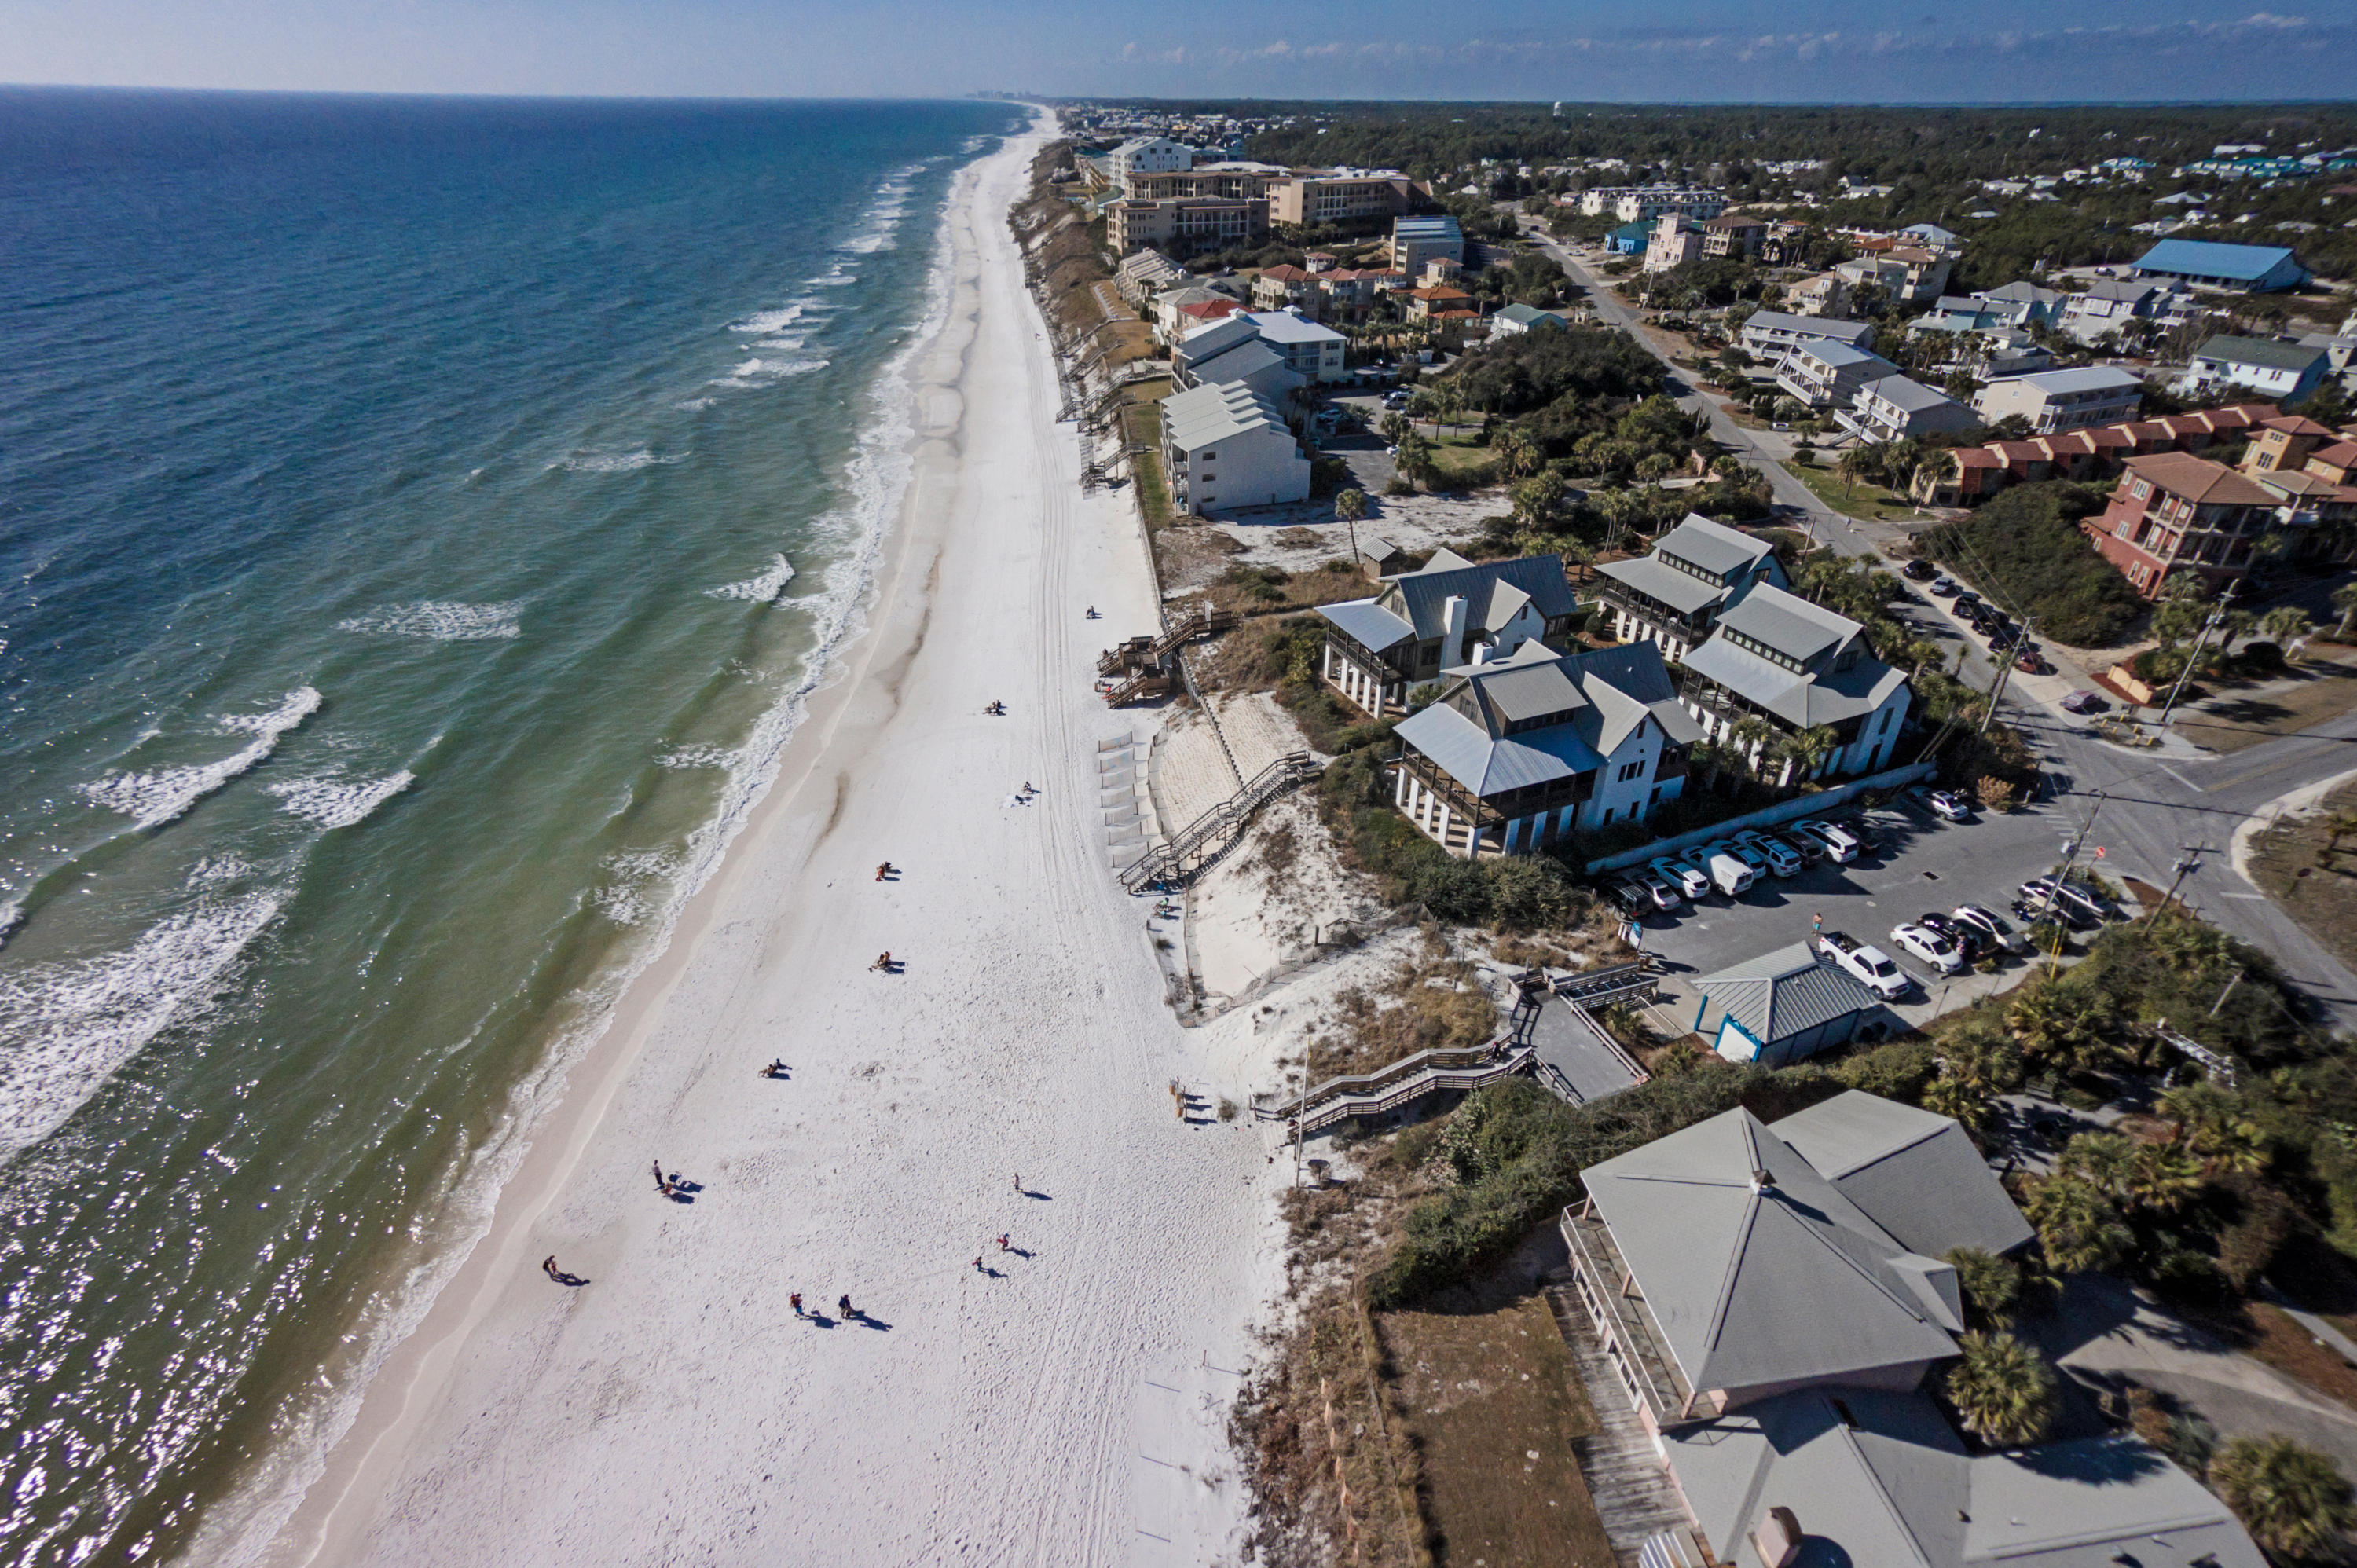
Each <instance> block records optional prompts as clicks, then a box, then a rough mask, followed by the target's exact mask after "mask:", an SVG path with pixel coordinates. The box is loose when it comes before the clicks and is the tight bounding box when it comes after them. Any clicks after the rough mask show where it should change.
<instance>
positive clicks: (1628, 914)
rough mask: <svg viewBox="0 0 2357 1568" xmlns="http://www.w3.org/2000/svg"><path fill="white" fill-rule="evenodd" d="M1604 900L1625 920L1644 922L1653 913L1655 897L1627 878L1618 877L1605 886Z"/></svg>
mask: <svg viewBox="0 0 2357 1568" xmlns="http://www.w3.org/2000/svg"><path fill="white" fill-rule="evenodd" d="M1604 898H1605V902H1607V903H1609V904H1610V905H1611V906H1612V907H1613V908H1615V909H1618V910H1620V916H1621V918H1623V919H1629V920H1642V919H1643V918H1645V917H1646V916H1648V915H1650V914H1652V912H1653V908H1654V906H1653V896H1652V894H1651V893H1648V892H1646V891H1645V890H1644V888H1642V887H1641V886H1638V885H1637V884H1636V883H1635V882H1634V881H1633V880H1631V878H1629V877H1626V876H1616V877H1614V878H1612V880H1611V881H1609V882H1607V883H1606V884H1604Z"/></svg>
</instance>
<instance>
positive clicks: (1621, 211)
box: [1579, 185, 1727, 223]
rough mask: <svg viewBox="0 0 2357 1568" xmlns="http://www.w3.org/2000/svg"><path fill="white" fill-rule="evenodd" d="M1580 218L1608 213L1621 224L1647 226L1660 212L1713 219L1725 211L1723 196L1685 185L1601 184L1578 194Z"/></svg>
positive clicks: (1718, 191) (1721, 193)
mask: <svg viewBox="0 0 2357 1568" xmlns="http://www.w3.org/2000/svg"><path fill="white" fill-rule="evenodd" d="M1579 210H1580V213H1581V215H1582V216H1584V217H1588V218H1600V217H1602V216H1603V215H1604V214H1606V213H1608V212H1609V213H1611V214H1612V215H1613V216H1614V217H1616V218H1618V219H1620V221H1621V222H1623V223H1651V222H1652V220H1654V219H1656V218H1659V217H1660V216H1661V215H1662V214H1663V213H1664V212H1677V213H1683V214H1684V216H1686V217H1688V218H1716V217H1717V216H1718V215H1719V214H1720V213H1722V212H1724V211H1726V210H1727V193H1726V192H1725V191H1723V190H1706V189H1703V188H1701V187H1699V186H1687V185H1602V186H1598V187H1596V188H1593V189H1591V190H1587V191H1584V192H1582V193H1581V195H1580V198H1579Z"/></svg>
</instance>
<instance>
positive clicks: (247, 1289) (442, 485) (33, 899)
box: [0, 90, 1024, 1563]
mask: <svg viewBox="0 0 2357 1568" xmlns="http://www.w3.org/2000/svg"><path fill="white" fill-rule="evenodd" d="M1023 118H1024V112H1022V111H1020V110H1018V109H1017V108H1016V107H1014V106H1011V105H1006V104H997V103H984V102H956V103H853V102H845V103H820V102H783V103H751V102H745V103H735V102H694V103H688V102H577V101H576V102H567V101H490V100H431V99H399V98H358V97H310V96H294V95H285V96H282V95H246V94H227V93H220V94H199V93H167V92H119V91H61V90H0V714H5V724H0V1162H4V1163H0V1195H5V1210H6V1220H7V1222H6V1226H5V1230H0V1345H5V1347H6V1354H5V1357H0V1560H5V1561H6V1562H9V1563H79V1562H82V1561H85V1560H97V1559H106V1560H130V1561H154V1560H158V1559H167V1558H173V1557H191V1556H194V1557H199V1558H201V1559H203V1560H205V1561H208V1562H211V1561H224V1562H234V1561H242V1560H244V1559H246V1558H249V1557H250V1556H252V1555H253V1552H255V1551H256V1550H258V1546H259V1543H260V1541H262V1540H263V1539H264V1537H265V1536H266V1534H267V1532H268V1530H269V1529H270V1528H271V1527H272V1526H273V1524H274V1522H275V1521H276V1520H278V1519H280V1518H282V1517H283V1515H284V1513H285V1510H286V1509H288V1508H290V1507H291V1506H292V1504H293V1502H294V1500H295V1499H296V1496H297V1495H298V1493H299V1488H300V1487H301V1485H302V1484H303V1483H304V1482H305V1481H306V1480H307V1478H308V1477H309V1476H310V1475H311V1474H313V1473H314V1471H315V1470H316V1466H317V1463H318V1461H319V1459H320V1457H321V1451H322V1449H323V1448H324V1446H325V1444H326V1443H327V1441H328V1439H329V1438H330V1437H332V1435H333V1434H335V1433H336V1432H337V1431H338V1430H339V1429H340V1425H341V1423H343V1422H344V1421H346V1420H348V1419H349V1416H350V1411H351V1409H352V1405H353V1402H354V1400H355V1399H356V1397H357V1392H358V1391H359V1389H360V1388H361V1386H362V1385H363V1384H364V1380H365V1377H366V1374H367V1372H368V1371H369V1369H371V1366H372V1365H373V1364H374V1363H375V1361H376V1360H377V1359H378V1358H380V1357H381V1356H382V1353H383V1351H384V1350H385V1349H386V1348H387V1347H388V1345H389V1343H390V1342H391V1341H392V1340H393V1338H394V1337H397V1335H398V1334H399V1332H400V1331H402V1330H403V1329H404V1328H405V1327H406V1326H409V1325H411V1324H413V1323H414V1321H415V1320H416V1319H417V1317H419V1316H422V1314H423V1311H424V1309H425V1306H426V1305H428V1304H429V1303H430V1300H431V1297H432V1293H433V1291H434V1290H435V1288H436V1286H437V1285H438V1284H439V1283H441V1281H442V1279H443V1278H444V1277H445V1275H446V1273H447V1271H448V1270H449V1269H450V1268H451V1267H452V1266H453V1263H454V1256H453V1253H454V1247H456V1246H457V1245H462V1244H463V1243H464V1242H465V1241H466V1240H468V1239H469V1238H471V1237H472V1236H473V1235H475V1234H477V1233H478V1232H479V1228H480V1227H481V1226H482V1225H483V1224H484V1223H485V1221H486V1220H487V1219H488V1215H489V1208H490V1200H491V1198H492V1197H493V1196H494V1195H495V1194H496V1191H497V1188H498V1185H499V1183H500V1179H501V1178H502V1176H504V1174H505V1172H506V1171H507V1170H508V1169H509V1168H510V1166H511V1164H512V1162H513V1160H514V1159H515V1157H516V1156H517V1155H518V1154H519V1153H520V1150H519V1148H518V1144H519V1142H520V1140H519V1139H518V1138H517V1137H516V1135H515V1134H516V1130H517V1128H518V1127H519V1126H520V1125H522V1123H523V1122H526V1121H528V1119H529V1117H530V1116H531V1114H532V1113H533V1110H534V1109H535V1108H536V1107H537V1106H539V1105H541V1104H543V1103H544V1097H545V1096H546V1095H548V1094H549V1093H550V1091H551V1090H552V1088H553V1086H554V1079H555V1078H556V1077H557V1076H558V1075H559V1074H560V1072H561V1069H562V1068H563V1067H564V1065H565V1063H566V1062H567V1061H568V1060H570V1059H571V1058H573V1057H574V1056H575V1055H576V1054H577V1053H578V1051H579V1050H580V1049H581V1048H582V1047H584V1046H586V1045H587V1042H588V1041H589V1040H590V1039H591V1038H593V1037H594V1035H595V1032H596V1030H597V1027H598V1026H599V1023H600V1021H601V1020H602V1018H603V1017H604V1015H605V1014H606V1012H607V1010H608V1008H609V1007H610V1005H611V1004H612V1003H613V1001H614V1000H615V999H616V997H617V996H618V994H619V990H620V988H621V986H622V985H623V984H624V983H625V982H626V981H627V979H628V978H629V977H630V975H631V974H632V973H634V972H636V970H637V969H638V968H640V967H641V966H642V965H643V964H644V962H645V961H647V960H648V959H649V958H650V957H651V955H652V953H653V952H654V951H655V950H658V949H659V947H660V944H661V943H662V940H663V939H664V937H665V936H666V934H667V932H668V929H669V926H670V922H671V920H672V918H673V914H674V912H675V911H676V909H677V908H678V907H679V905H680V904H681V902H682V901H683V898H684V897H685V896H686V895H687V893H688V892H689V891H691V890H692V889H693V888H694V886H697V885H699V884H700V882H701V881H702V879H703V878H704V877H705V875H707V874H708V873H709V872H710V870H711V869H712V867H713V866H714V865H715V864H716V860H717V857H718V856H719V854H720V853H721V851H722V849H723V848H724V846H725V844H726V841H727V839H728V837H729V835H730V833H731V832H733V831H734V829H735V828H736V826H737V824H738V823H739V822H741V821H742V819H743V817H744V815H745V813H746V811H747V810H748V806H749V805H750V803H751V802H752V800H754V799H755V798H756V797H757V796H758V794H759V790H760V789H761V788H762V786H763V785H764V784H765V782H766V781H767V779H768V778H769V776H770V771H771V770H772V768H773V767H774V764H775V760H776V757H777V756H778V753H779V750H780V747H781V746H782V745H783V743H784V741H785V738H786V737H787V736H788V735H789V734H790V733H791V729H792V726H793V725H794V723H795V722H796V720H797V717H798V716H799V714H800V712H801V701H802V696H803V694H804V693H806V692H807V691H808V690H809V689H810V688H811V686H812V684H813V682H814V681H815V680H817V679H819V678H821V676H822V672H823V667H824V664H825V660H826V659H827V657H828V655H829V652H830V650H833V649H834V647H835V646H836V645H837V644H838V643H839V642H840V640H841V639H843V638H844V637H845V635H846V634H847V633H848V632H849V631H850V630H852V629H853V628H855V627H856V621H857V618H858V613H859V605H860V601H861V596H862V594H863V591H864V590H865V588H866V585H867V583H868V580H869V573H870V569H871V564H872V561H873V558H874V555H875V553H876V550H877V541H878V535H879V532H880V530H881V528H882V527H883V526H884V523H885V521H886V514H887V512H888V509H889V508H890V507H891V506H892V505H893V504H894V502H895V499H896V498H897V495H898V492H899V486H900V484H901V483H902V481H903V479H904V474H903V472H902V469H903V467H904V466H905V465H904V462H903V460H902V456H901V453H900V446H901V440H902V438H903V437H904V436H905V434H906V431H907V428H908V426H907V419H908V410H907V408H906V406H905V399H904V398H902V397H900V396H899V395H898V392H897V391H896V389H898V388H899V379H898V376H897V375H896V373H895V372H896V370H897V368H898V364H899V361H900V360H902V359H904V358H905V353H904V351H905V350H906V349H908V347H909V345H910V343H911V342H912V341H913V340H914V339H915V338H916V337H917V335H918V334H919V333H920V330H921V329H922V328H923V326H924V324H925V322H926V321H927V319H928V317H929V315H930V314H931V313H932V312H935V311H937V310H938V309H939V308H940V307H941V306H942V294H941V288H940V285H939V281H938V277H937V275H936V271H935V266H936V262H937V257H936V255H935V251H936V240H937V235H938V224H939V216H940V210H941V206H942V200H943V198H944V195H945V193H946V191H947V189H948V187H949V184H950V181H951V180H952V177H954V175H955V174H956V171H957V170H958V169H959V168H960V167H961V166H963V164H965V163H967V162H969V161H971V160H972V159H973V158H974V157H975V156H978V155H980V154H981V153H983V152H985V151H986V150H988V149H989V148H991V147H993V146H995V145H997V143H998V140H999V138H1000V137H1002V136H1003V135H1005V134H1007V133H1009V132H1011V131H1012V130H1014V129H1015V128H1017V125H1018V124H1020V123H1021V122H1022V120H1023Z"/></svg>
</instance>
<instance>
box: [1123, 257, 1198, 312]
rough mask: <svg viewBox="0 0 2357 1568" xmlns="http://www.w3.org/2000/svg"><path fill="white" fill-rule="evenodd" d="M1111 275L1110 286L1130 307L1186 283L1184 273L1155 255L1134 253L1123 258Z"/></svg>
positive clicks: (1168, 261)
mask: <svg viewBox="0 0 2357 1568" xmlns="http://www.w3.org/2000/svg"><path fill="white" fill-rule="evenodd" d="M1113 275H1114V287H1115V288H1118V289H1119V290H1120V291H1121V297H1122V298H1123V299H1124V300H1125V301H1127V302H1128V303H1129V304H1130V305H1131V306H1133V307H1135V306H1141V305H1144V304H1145V303H1146V301H1147V300H1148V299H1151V298H1152V297H1153V296H1154V295H1157V294H1160V293H1161V292H1163V291H1164V290H1165V289H1169V288H1176V287H1178V286H1179V285H1181V284H1183V283H1185V282H1186V281H1187V271H1186V269H1185V268H1184V267H1181V266H1180V265H1179V263H1176V262H1174V261H1172V260H1171V259H1170V258H1169V257H1168V256H1166V255H1164V254H1163V253H1162V252H1159V251H1138V252H1134V253H1133V254H1130V255H1127V256H1124V257H1123V258H1122V259H1121V265H1119V266H1117V267H1115V268H1114V274H1113Z"/></svg>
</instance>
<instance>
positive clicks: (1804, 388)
mask: <svg viewBox="0 0 2357 1568" xmlns="http://www.w3.org/2000/svg"><path fill="white" fill-rule="evenodd" d="M1898 373H1899V367H1898V366H1896V365H1894V364H1892V363H1891V362H1890V361H1889V360H1886V359H1884V358H1883V357H1882V356H1881V355H1879V354H1876V353H1870V352H1868V351H1867V349H1859V348H1854V347H1852V346H1851V345H1850V344H1847V343H1838V342H1835V340H1834V339H1832V338H1803V339H1802V340H1801V341H1800V342H1798V343H1795V344H1794V345H1792V348H1791V349H1787V350H1786V351H1785V354H1784V357H1783V359H1782V360H1781V361H1780V362H1779V363H1778V364H1777V366H1776V384H1777V385H1778V386H1779V387H1781V388H1782V389H1783V390H1784V393H1785V395H1786V396H1788V397H1794V398H1798V399H1800V401H1801V402H1803V403H1807V404H1808V405H1809V406H1810V407H1811V408H1841V407H1844V406H1846V405H1847V404H1848V403H1849V402H1850V401H1851V400H1852V399H1853V398H1855V397H1857V394H1858V393H1859V392H1861V391H1863V390H1864V389H1865V388H1866V387H1867V386H1868V385H1870V384H1871V383H1873V382H1875V381H1880V380H1881V379H1882V378H1883V377H1885V376H1895V375H1897V374H1898Z"/></svg>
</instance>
